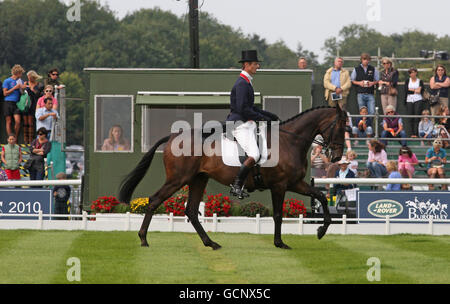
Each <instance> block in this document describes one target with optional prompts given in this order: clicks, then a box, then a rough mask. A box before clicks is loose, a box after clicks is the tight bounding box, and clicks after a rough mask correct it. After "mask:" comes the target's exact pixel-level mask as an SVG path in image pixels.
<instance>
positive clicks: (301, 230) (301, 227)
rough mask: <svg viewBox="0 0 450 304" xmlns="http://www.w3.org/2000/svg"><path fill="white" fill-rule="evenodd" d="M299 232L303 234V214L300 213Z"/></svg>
mask: <svg viewBox="0 0 450 304" xmlns="http://www.w3.org/2000/svg"><path fill="white" fill-rule="evenodd" d="M298 234H301V235H303V214H300V216H299V218H298Z"/></svg>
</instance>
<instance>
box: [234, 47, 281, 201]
mask: <svg viewBox="0 0 450 304" xmlns="http://www.w3.org/2000/svg"><path fill="white" fill-rule="evenodd" d="M239 62H240V63H242V71H241V74H240V75H239V78H238V79H237V80H236V83H235V84H234V86H233V88H232V89H231V96H230V101H231V104H230V108H231V109H230V110H231V111H230V114H228V117H227V121H234V122H236V121H239V122H240V123H241V124H239V125H238V126H237V127H236V128H235V129H234V130H233V136H234V137H235V138H236V140H237V142H238V144H239V145H241V147H242V149H243V150H244V151H245V153H246V155H247V159H246V160H245V161H244V162H243V164H242V165H241V168H240V169H239V173H238V175H237V176H236V178H235V180H234V182H233V184H231V185H230V186H231V191H230V193H231V194H232V195H234V196H238V197H239V198H240V199H242V198H244V197H248V196H249V195H248V194H247V193H246V192H244V182H245V179H246V178H247V175H248V173H249V172H250V170H251V168H252V167H253V166H254V165H255V164H256V162H257V161H258V160H259V158H260V153H259V149H258V145H257V142H256V135H255V129H256V122H255V121H262V120H263V121H267V122H270V121H272V120H276V121H277V120H279V118H278V116H277V115H275V114H272V113H270V112H267V111H264V110H261V109H259V108H258V107H256V106H255V105H254V103H255V100H254V99H255V96H254V91H253V85H252V80H253V76H254V75H255V73H256V70H257V69H258V68H259V67H260V64H259V63H260V61H259V60H258V57H257V53H256V50H247V51H242V59H241V60H240V61H239Z"/></svg>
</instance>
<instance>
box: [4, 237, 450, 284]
mask: <svg viewBox="0 0 450 304" xmlns="http://www.w3.org/2000/svg"><path fill="white" fill-rule="evenodd" d="M210 234H211V236H212V238H214V240H216V241H218V242H219V243H220V244H221V245H222V246H223V248H222V249H221V250H211V249H210V248H207V247H205V246H203V244H202V243H201V241H200V239H199V237H198V236H197V235H196V234H195V233H178V232H170V233H169V232H150V233H149V242H150V247H148V248H147V247H141V246H139V244H138V239H137V236H136V233H135V232H92V231H56V230H51V231H34V230H3V231H2V233H1V234H0V259H1V261H2V265H8V267H2V271H1V272H0V283H2V284H9V283H19V284H21V283H33V284H35V283H40V284H54V283H56V284H60V283H63V284H67V283H77V284H80V283H81V284H88V283H93V284H97V283H108V284H111V283H112V284H114V283H120V284H125V283H130V284H137V283H146V284H168V283H171V284H186V283H187V282H188V283H189V284H304V283H319V284H344V283H347V284H353V283H356V284H367V283H371V284H376V283H382V284H398V283H407V284H422V283H447V284H448V283H450V272H448V269H450V257H449V255H448V252H449V250H450V237H449V236H426V235H408V234H400V235H392V236H360V235H346V236H340V235H331V234H330V235H326V236H325V237H324V238H323V239H322V240H320V241H319V240H317V237H316V236H296V235H285V236H284V240H285V241H286V243H288V244H289V245H290V246H291V247H292V250H281V249H279V248H275V247H274V246H273V237H272V236H271V235H253V234H243V233H239V234H234V233H233V234H226V233H210ZM49 240H51V241H49ZM74 258H75V259H77V261H78V263H79V264H78V266H79V269H78V270H79V272H78V277H76V279H74V278H72V277H71V274H72V272H73V267H74V265H75V264H73V263H72V262H71V261H73V259H74ZM373 260H375V261H377V262H378V263H379V264H378V265H377V264H374V263H372V262H371V261H373ZM268 265H270V267H267V266H268ZM375 266H379V273H378V277H374V275H373V273H374V271H373V267H375ZM77 279H78V280H77Z"/></svg>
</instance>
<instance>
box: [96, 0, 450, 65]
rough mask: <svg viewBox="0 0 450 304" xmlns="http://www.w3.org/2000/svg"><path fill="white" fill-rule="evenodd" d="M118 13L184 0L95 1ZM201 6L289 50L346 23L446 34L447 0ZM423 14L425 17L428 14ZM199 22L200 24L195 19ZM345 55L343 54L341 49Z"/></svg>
mask: <svg viewBox="0 0 450 304" xmlns="http://www.w3.org/2000/svg"><path fill="white" fill-rule="evenodd" d="M98 1H99V2H100V3H101V4H103V5H106V4H107V5H108V6H109V8H110V9H111V10H112V11H113V12H115V14H116V16H117V17H118V18H123V17H124V16H126V15H127V14H130V13H132V12H133V11H135V10H139V9H141V8H155V7H159V8H160V9H162V10H166V11H171V12H173V13H174V14H176V15H177V16H182V15H184V14H186V13H187V12H188V0H126V1H124V0H98ZM198 3H199V7H200V10H201V11H203V12H208V13H210V14H212V15H213V16H214V17H215V18H216V19H217V20H218V21H219V22H220V23H223V24H226V25H229V26H231V27H233V28H234V29H240V30H241V31H242V32H243V33H244V34H257V35H259V36H260V37H262V38H265V39H266V41H267V42H269V43H274V42H276V41H279V40H283V41H284V42H285V43H286V45H287V46H288V47H289V48H290V49H291V50H293V51H296V50H297V45H298V43H299V42H300V43H301V44H302V46H303V49H306V50H309V51H313V52H314V53H316V54H318V55H319V60H320V61H321V60H322V59H323V56H324V51H323V50H321V48H322V47H323V45H324V42H325V40H326V39H328V38H330V37H335V36H337V35H338V34H339V31H340V29H342V27H343V26H345V25H349V24H351V23H358V24H367V25H368V26H369V28H373V29H375V30H377V31H379V32H381V33H382V34H384V35H390V34H393V33H403V32H407V31H413V30H420V31H422V32H426V33H434V34H437V35H438V36H445V35H450V27H449V26H448V13H449V11H450V1H448V0H427V1H423V0H395V1H394V0H340V1H338V0H307V1H305V0H277V1H274V0H272V1H269V0H198ZM427 15H428V16H427ZM200 26H201V23H200ZM341 55H343V56H345V54H341Z"/></svg>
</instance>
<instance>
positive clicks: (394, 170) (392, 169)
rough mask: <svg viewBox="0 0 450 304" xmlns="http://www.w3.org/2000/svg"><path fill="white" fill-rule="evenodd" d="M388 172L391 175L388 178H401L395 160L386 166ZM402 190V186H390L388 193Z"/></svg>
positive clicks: (387, 187) (387, 188)
mask: <svg viewBox="0 0 450 304" xmlns="http://www.w3.org/2000/svg"><path fill="white" fill-rule="evenodd" d="M386 170H387V172H388V173H389V176H388V178H401V177H402V176H401V175H400V172H398V171H397V163H396V162H395V161H394V160H390V161H388V162H387V164H386ZM401 189H402V186H401V184H388V185H387V186H386V190H387V191H400V190H401Z"/></svg>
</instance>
